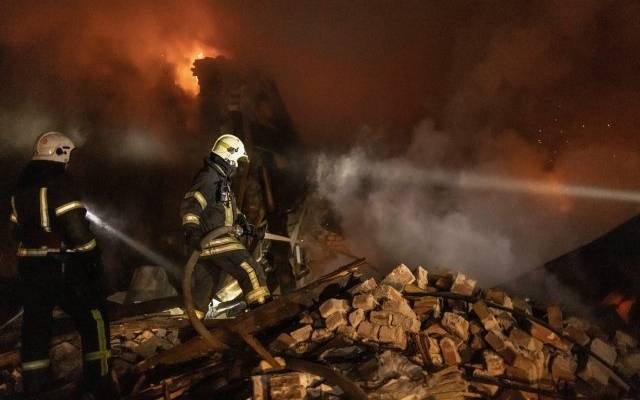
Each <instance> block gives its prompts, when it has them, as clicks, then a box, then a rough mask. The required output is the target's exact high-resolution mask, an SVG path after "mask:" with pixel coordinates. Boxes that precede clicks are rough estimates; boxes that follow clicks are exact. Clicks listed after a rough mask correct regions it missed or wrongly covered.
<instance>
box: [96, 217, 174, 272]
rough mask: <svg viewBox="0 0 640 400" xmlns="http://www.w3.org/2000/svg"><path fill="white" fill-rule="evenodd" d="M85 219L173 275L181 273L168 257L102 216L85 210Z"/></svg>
mask: <svg viewBox="0 0 640 400" xmlns="http://www.w3.org/2000/svg"><path fill="white" fill-rule="evenodd" d="M87 219H89V221H91V222H93V223H94V224H95V225H96V226H97V227H98V228H100V229H101V230H103V231H104V232H105V233H107V234H108V235H109V236H111V237H114V238H116V239H118V240H120V241H121V242H122V243H124V244H125V245H127V246H128V247H129V248H130V249H132V250H134V251H136V252H137V253H138V254H140V255H142V256H143V257H145V258H146V259H148V260H149V261H151V262H153V263H154V264H155V265H157V266H159V267H162V268H164V269H165V270H166V271H168V272H169V273H170V274H172V275H173V276H180V275H181V272H180V269H179V268H178V267H177V266H176V265H175V264H174V263H173V262H171V261H170V260H169V259H167V258H166V257H164V256H163V255H161V254H159V253H157V252H155V251H153V250H151V249H150V248H148V247H147V246H145V245H143V244H142V243H140V242H138V241H137V240H135V239H133V238H132V237H130V236H129V235H127V234H126V233H124V232H122V231H121V230H119V229H116V228H114V227H113V226H112V225H110V224H108V223H107V222H105V221H104V220H103V219H102V218H100V217H98V216H97V215H96V214H94V213H93V212H91V211H88V210H87Z"/></svg>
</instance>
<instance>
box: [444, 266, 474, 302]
mask: <svg viewBox="0 0 640 400" xmlns="http://www.w3.org/2000/svg"><path fill="white" fill-rule="evenodd" d="M475 288H476V281H475V280H473V279H470V278H467V276H466V275H465V274H462V273H460V272H458V273H457V274H456V276H455V277H454V278H453V283H452V284H451V289H450V291H451V292H452V293H457V294H461V295H464V296H471V295H472V294H473V291H474V290H475Z"/></svg>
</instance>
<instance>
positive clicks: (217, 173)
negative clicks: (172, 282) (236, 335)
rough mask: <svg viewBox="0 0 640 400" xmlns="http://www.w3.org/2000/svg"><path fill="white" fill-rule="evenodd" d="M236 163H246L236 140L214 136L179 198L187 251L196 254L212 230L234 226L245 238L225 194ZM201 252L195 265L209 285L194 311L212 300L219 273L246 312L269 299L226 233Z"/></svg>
mask: <svg viewBox="0 0 640 400" xmlns="http://www.w3.org/2000/svg"><path fill="white" fill-rule="evenodd" d="M240 161H249V157H248V155H247V153H246V151H245V147H244V144H243V143H242V141H241V140H240V139H239V138H238V137H236V136H234V135H229V134H225V135H222V136H220V137H219V138H218V139H217V140H216V141H215V143H214V145H213V147H212V149H211V153H210V154H209V157H207V158H206V159H205V161H204V166H203V167H202V168H201V169H200V171H199V172H198V173H197V174H196V176H195V178H194V179H193V183H192V185H191V188H190V189H189V191H188V192H187V193H186V194H185V195H184V198H183V200H182V203H181V206H180V215H181V217H182V226H183V228H184V232H185V237H186V240H187V244H188V245H189V246H190V247H191V248H192V249H200V241H201V239H202V238H203V237H204V236H205V235H206V234H207V233H208V232H211V231H213V230H214V229H216V228H220V227H223V226H228V227H231V226H234V225H240V226H242V227H243V228H244V229H243V231H244V232H245V233H251V232H252V231H253V229H252V227H251V226H250V225H249V224H248V223H247V221H246V218H244V216H243V215H242V214H241V213H239V212H238V210H237V209H236V203H235V197H234V194H233V192H232V190H231V177H232V176H233V175H234V173H235V172H236V170H237V168H238V162H240ZM201 250H202V252H201V255H200V260H199V265H200V266H201V267H204V269H205V270H206V271H207V272H208V273H209V274H210V275H211V276H212V277H213V286H212V287H210V288H209V289H208V290H207V292H208V293H205V297H206V299H202V298H197V299H196V306H198V308H200V309H205V307H206V304H207V303H208V302H209V300H210V299H211V298H212V296H213V290H214V289H215V286H216V283H217V280H218V277H219V273H220V271H224V272H226V273H228V274H229V275H231V276H233V277H234V278H235V279H236V280H237V281H238V283H239V285H240V287H241V288H242V291H243V294H244V297H245V302H246V303H247V305H248V306H249V307H251V308H253V307H256V306H258V305H260V304H263V303H264V302H266V301H267V300H269V299H270V293H269V289H268V288H267V283H266V277H265V274H264V270H263V268H262V266H261V265H260V264H258V263H257V262H256V261H255V259H254V258H253V257H252V256H251V254H250V253H249V252H248V251H247V249H246V248H245V247H244V245H243V244H242V243H241V241H240V240H239V238H238V237H237V236H236V235H234V234H229V235H227V236H223V237H221V238H218V239H215V240H212V241H211V242H209V243H206V244H204V245H203V246H202V248H201ZM196 289H197V288H196ZM196 297H198V296H196ZM203 300H204V301H203Z"/></svg>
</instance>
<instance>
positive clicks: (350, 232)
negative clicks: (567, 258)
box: [316, 121, 638, 285]
mask: <svg viewBox="0 0 640 400" xmlns="http://www.w3.org/2000/svg"><path fill="white" fill-rule="evenodd" d="M503 146H507V147H508V148H509V149H511V151H513V152H514V154H517V157H513V156H512V155H511V154H510V153H502V152H500V151H496V150H497V149H498V148H500V147H501V146H500V145H499V143H495V142H491V141H487V142H485V143H481V144H480V147H479V149H478V150H479V153H484V157H483V161H482V162H471V161H469V162H467V163H466V164H465V165H463V166H460V165H459V166H458V167H457V168H460V169H459V170H458V171H457V172H458V173H456V172H455V171H452V169H451V168H452V166H451V162H450V160H451V159H452V158H453V159H456V158H457V157H456V155H457V153H459V151H460V150H461V146H460V145H458V144H456V143H455V142H454V141H452V140H451V139H450V136H449V135H446V134H445V133H443V132H439V131H437V130H435V129H434V128H433V126H432V124H430V122H429V121H424V122H423V123H421V124H419V125H418V127H417V128H416V129H415V131H414V136H413V140H412V142H411V144H410V146H409V147H408V149H407V151H406V152H405V153H403V154H399V155H397V156H396V157H392V158H387V159H383V158H381V157H380V156H377V155H376V154H373V153H372V152H368V151H366V150H363V149H362V148H357V149H354V150H353V151H351V152H350V153H348V154H345V155H342V156H327V155H323V156H321V157H319V158H318V161H317V168H316V182H317V185H318V190H319V191H320V193H321V194H322V195H323V196H325V197H327V198H328V199H329V200H330V201H331V203H332V206H333V207H334V208H335V210H336V211H337V213H338V214H339V216H340V218H341V220H342V224H343V228H344V231H345V232H344V233H345V235H346V237H347V239H348V240H349V242H350V245H351V246H352V248H353V249H352V250H353V251H354V252H355V253H357V254H362V255H366V256H367V257H368V258H369V259H370V260H372V261H373V262H375V263H377V264H379V265H380V266H381V267H388V266H389V265H393V264H394V263H397V262H405V263H407V264H411V265H413V266H415V265H419V264H422V265H425V266H428V267H431V268H434V267H435V268H440V267H441V268H444V269H454V270H458V269H459V270H462V271H466V272H468V273H470V274H471V275H472V276H474V277H477V278H479V279H480V280H481V282H482V283H483V284H488V285H491V284H497V283H503V282H506V281H509V280H510V279H513V278H515V277H516V276H518V275H520V274H522V273H524V272H527V271H529V270H531V269H534V268H535V267H538V266H540V265H542V264H543V263H544V262H545V261H548V260H550V259H551V258H552V257H555V256H557V255H559V254H562V253H564V252H567V251H570V250H572V249H573V248H575V247H576V246H578V245H579V244H582V243H584V242H586V241H588V240H591V239H593V238H594V237H595V236H596V235H598V234H600V233H601V232H602V231H603V230H606V229H607V225H608V224H612V225H614V224H615V223H616V219H619V218H624V217H625V216H628V215H632V214H633V213H634V212H635V210H636V209H637V198H638V195H637V194H634V193H624V192H623V193H621V192H619V191H610V190H605V189H606V184H607V183H608V182H606V181H601V182H599V184H600V185H601V187H600V188H597V187H594V188H589V190H585V188H584V187H582V186H580V189H581V190H575V188H573V187H568V185H577V184H580V183H585V182H586V181H587V178H589V176H590V175H592V172H591V171H590V169H586V168H582V166H580V165H579V164H577V163H576V162H575V161H573V160H574V159H581V158H584V157H585V156H588V157H589V158H591V159H592V165H593V163H596V164H600V163H599V162H598V161H597V160H598V159H602V158H603V157H602V154H607V153H608V151H609V149H591V150H588V151H587V150H585V152H586V153H587V154H586V155H585V154H583V152H577V153H576V154H568V155H567V158H566V162H565V163H559V165H558V167H557V168H556V170H554V171H548V170H544V169H543V168H542V165H543V163H539V162H537V161H539V157H540V155H538V154H537V153H536V150H535V147H534V146H531V145H528V144H526V143H524V142H522V141H519V140H517V139H516V138H512V139H511V140H510V141H509V143H508V144H507V143H505V144H503ZM624 164H625V166H626V167H632V166H636V165H637V160H635V159H634V158H631V159H628V160H627V161H626V162H625V163H624ZM536 165H537V166H539V167H536ZM598 166H599V167H604V165H602V164H600V165H598ZM444 171H448V172H444ZM623 175H625V174H623ZM496 176H500V177H503V178H509V177H515V178H516V179H500V180H498V179H496V178H487V177H496ZM525 177H526V178H527V179H528V181H522V183H521V181H519V179H525ZM632 178H633V174H629V173H627V174H626V176H620V179H621V180H623V181H624V180H626V179H628V180H631V179H632ZM533 182H537V183H538V185H533ZM555 188H558V190H557V191H555V190H554V189H555ZM542 189H544V190H542ZM585 194H592V196H586V195H585ZM622 195H625V196H627V197H622V198H623V199H624V200H625V201H619V200H620V197H621V196H622ZM634 199H635V200H634ZM629 200H630V201H629ZM594 213H595V214H596V215H600V216H604V218H599V219H600V220H602V222H601V223H594V222H593V220H594V219H593V217H592V215H593V214H594ZM612 225H609V226H612Z"/></svg>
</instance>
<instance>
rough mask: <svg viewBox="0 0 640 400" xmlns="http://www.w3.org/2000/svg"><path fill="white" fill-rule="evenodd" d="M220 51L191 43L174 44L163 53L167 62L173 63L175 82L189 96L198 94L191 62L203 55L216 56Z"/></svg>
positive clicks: (201, 57)
mask: <svg viewBox="0 0 640 400" xmlns="http://www.w3.org/2000/svg"><path fill="white" fill-rule="evenodd" d="M219 55H220V52H219V51H218V50H216V49H214V48H213V47H210V46H207V45H204V44H201V43H193V44H191V45H188V46H176V47H175V48H173V49H171V50H168V51H167V52H166V53H165V54H163V56H164V58H165V59H166V60H167V62H168V63H169V64H171V65H173V68H174V74H175V84H176V85H177V86H179V87H180V88H181V89H182V90H184V91H185V92H186V93H188V94H189V95H191V96H196V95H198V93H199V91H200V88H199V86H198V78H197V77H196V76H194V75H193V71H192V68H193V63H194V62H195V61H196V60H201V59H203V58H205V57H217V56H219Z"/></svg>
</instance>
